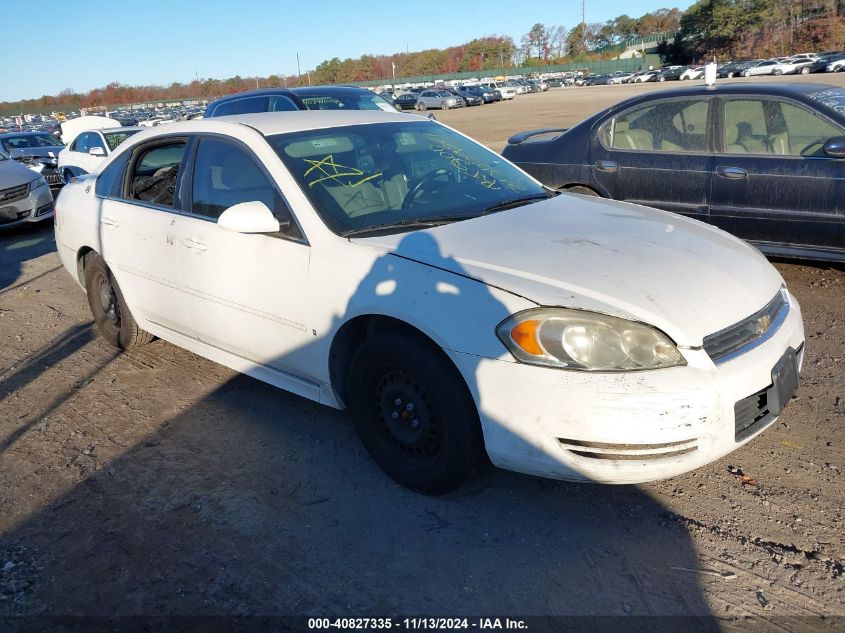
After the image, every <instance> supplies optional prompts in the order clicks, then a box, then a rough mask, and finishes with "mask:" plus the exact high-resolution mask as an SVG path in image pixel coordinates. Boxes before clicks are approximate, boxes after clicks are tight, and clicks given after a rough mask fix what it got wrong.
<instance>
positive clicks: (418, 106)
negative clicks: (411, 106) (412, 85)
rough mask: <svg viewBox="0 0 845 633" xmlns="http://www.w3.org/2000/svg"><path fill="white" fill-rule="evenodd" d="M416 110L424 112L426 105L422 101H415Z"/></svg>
mask: <svg viewBox="0 0 845 633" xmlns="http://www.w3.org/2000/svg"><path fill="white" fill-rule="evenodd" d="M417 110H419V111H420V112H425V110H426V105H425V103H423V102H422V101H420V102H419V103H417Z"/></svg>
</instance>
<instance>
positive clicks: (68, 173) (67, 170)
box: [58, 127, 144, 182]
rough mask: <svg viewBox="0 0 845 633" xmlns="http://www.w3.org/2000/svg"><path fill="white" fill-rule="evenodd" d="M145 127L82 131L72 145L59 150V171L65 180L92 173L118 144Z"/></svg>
mask: <svg viewBox="0 0 845 633" xmlns="http://www.w3.org/2000/svg"><path fill="white" fill-rule="evenodd" d="M143 129H144V128H142V127H115V128H105V129H101V130H88V131H87V132H82V133H80V134H79V135H77V137H76V138H75V139H73V141H72V142H71V143H70V145H68V146H67V147H65V148H64V149H63V150H62V151H61V152H59V156H58V161H59V173H60V174H61V175H62V177H63V178H64V181H65V182H69V181H70V179H71V178H74V177H76V176H82V175H83V174H89V173H91V172H92V171H94V170H95V169H96V168H97V166H98V165H99V164H100V162H101V161H102V160H103V158H105V157H106V156H108V155H109V154H111V153H112V152H113V151H114V150H115V149H116V148H117V146H118V145H120V144H121V143H122V142H123V141H125V140H126V139H128V138H129V137H130V136H132V135H133V134H135V133H136V132H140V131H141V130H143Z"/></svg>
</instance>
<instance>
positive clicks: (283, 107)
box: [269, 95, 299, 112]
mask: <svg viewBox="0 0 845 633" xmlns="http://www.w3.org/2000/svg"><path fill="white" fill-rule="evenodd" d="M293 110H299V108H298V107H297V106H296V104H295V103H294V102H293V101H291V100H290V99H288V98H287V97H283V96H281V95H274V96H271V97H270V110H269V111H270V112H291V111H293Z"/></svg>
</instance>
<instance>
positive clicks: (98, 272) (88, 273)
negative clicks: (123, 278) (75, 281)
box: [85, 253, 153, 349]
mask: <svg viewBox="0 0 845 633" xmlns="http://www.w3.org/2000/svg"><path fill="white" fill-rule="evenodd" d="M85 291H86V293H87V295H88V306H89V307H90V308H91V314H92V315H93V317H94V324H95V325H96V326H97V331H98V332H99V333H100V336H102V337H103V338H104V339H105V340H106V342H107V343H108V344H109V345H111V346H113V347H117V348H119V349H132V348H133V347H137V346H139V345H144V344H146V343H149V342H150V341H151V340H153V335H152V334H150V333H149V332H146V331H144V330H142V329H141V328H140V327H138V324H137V323H136V322H135V319H134V318H133V317H132V313H131V312H130V311H129V307H128V306H127V305H126V300H125V299H124V298H123V293H122V292H121V291H120V286H118V285H117V282H116V281H115V280H114V277H113V276H112V274H111V270H109V267H108V266H107V265H106V262H104V261H103V258H102V257H100V256H99V255H97V254H96V253H91V254H90V255H88V257H87V258H86V260H85Z"/></svg>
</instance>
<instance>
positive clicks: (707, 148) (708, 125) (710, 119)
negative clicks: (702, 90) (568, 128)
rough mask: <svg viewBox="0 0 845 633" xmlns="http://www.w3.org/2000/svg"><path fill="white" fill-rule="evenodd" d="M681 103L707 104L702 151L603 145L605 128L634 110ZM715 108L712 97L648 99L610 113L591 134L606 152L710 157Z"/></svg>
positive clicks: (713, 148) (594, 127) (711, 153)
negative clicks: (701, 102) (696, 102)
mask: <svg viewBox="0 0 845 633" xmlns="http://www.w3.org/2000/svg"><path fill="white" fill-rule="evenodd" d="M682 101H705V102H707V119H706V120H705V123H704V125H705V131H704V150H702V151H694V152H677V151H674V150H672V151H670V150H662V149H626V148H624V147H609V146H607V145H605V143H604V139H603V138H602V136H603V133H604V130H605V128H607V127H608V126H609V125H610V123H611V122H612V121H613V120H614V119H617V118H619V117H622V116H625V115H626V114H628V113H629V112H633V111H634V110H639V109H645V108H650V107H653V106H656V105H659V104H662V103H680V102H682ZM715 108H716V99H715V98H714V96H713V95H685V96H683V97H668V98H664V99H650V100H645V101H640V102H639V103H635V104H633V105H631V106H630V107H628V108H625V109H623V110H619V111H617V112H612V113H611V114H610V115H608V116H606V117H604V118H603V119H601V120H600V121H599V122H598V123H596V125H594V126H593V130H592V132H591V134H592V135H593V137H594V138H595V139H596V140H597V141H598V143H599V145H600V146H601V148H602V149H603V150H605V151H607V152H625V153H628V154H630V153H634V154H642V153H647V154H659V155H664V156H665V155H674V156H710V155H713V154H715V153H716V151H715V149H716V146H715V141H716V139H715V138H714V136H715V134H716V125H714V123H715V121H716V120H715V118H714V116H715V114H716V112H714V110H715Z"/></svg>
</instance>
